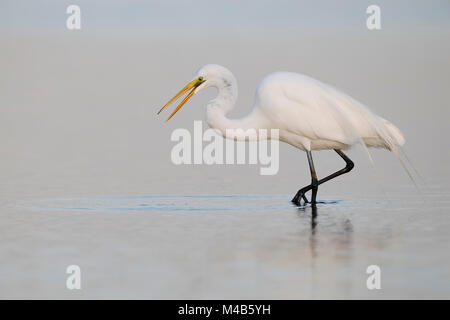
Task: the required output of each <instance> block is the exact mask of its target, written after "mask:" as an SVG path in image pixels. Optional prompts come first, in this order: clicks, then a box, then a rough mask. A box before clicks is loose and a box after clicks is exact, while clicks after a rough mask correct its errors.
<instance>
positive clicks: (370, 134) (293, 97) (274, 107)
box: [158, 64, 405, 204]
mask: <svg viewBox="0 0 450 320" xmlns="http://www.w3.org/2000/svg"><path fill="white" fill-rule="evenodd" d="M208 87H215V88H217V89H218V95H217V97H216V98H215V99H213V100H211V101H209V103H208V104H207V106H206V121H207V123H208V125H209V126H210V127H212V128H215V129H218V130H219V131H220V133H221V134H222V136H223V137H225V138H227V133H226V130H227V129H243V131H244V130H247V129H255V130H258V129H267V130H270V129H279V140H280V141H283V142H286V143H289V144H290V145H292V146H294V147H296V148H298V149H300V150H304V151H306V154H307V157H308V162H309V167H310V171H311V184H310V185H308V186H306V187H304V188H301V189H300V190H299V191H298V192H297V194H296V195H295V197H294V198H293V199H292V202H294V203H296V204H301V199H303V200H304V202H305V203H307V202H309V201H308V200H307V198H306V196H305V193H306V192H308V191H310V190H311V191H312V192H311V193H312V195H311V203H312V204H315V203H316V196H317V190H318V186H319V185H320V184H322V183H324V182H326V181H328V180H331V179H333V178H335V177H337V176H340V175H342V174H344V173H347V172H349V171H350V170H352V168H353V167H354V164H353V162H352V161H351V160H350V159H349V158H348V157H347V156H346V155H345V154H344V153H343V152H342V150H345V149H348V148H349V147H351V146H352V145H355V144H357V143H362V144H363V145H364V146H367V147H376V148H384V149H387V150H390V151H393V152H395V153H396V155H397V150H398V147H399V146H401V145H403V144H404V143H405V139H404V137H403V134H402V133H401V131H400V130H399V129H398V128H397V127H396V126H394V125H393V124H392V123H390V122H389V121H387V120H385V119H383V118H381V117H379V116H378V115H376V114H374V113H372V112H371V111H370V110H369V109H368V108H367V107H365V106H364V105H363V104H361V103H359V102H358V101H356V100H355V99H353V98H351V97H350V96H348V95H346V94H345V93H343V92H341V91H339V90H337V89H335V88H333V87H332V86H330V85H327V84H325V83H322V82H320V81H318V80H316V79H313V78H311V77H308V76H306V75H302V74H298V73H292V72H274V73H271V74H269V75H267V76H265V77H264V78H263V79H262V80H261V81H260V83H259V85H258V88H257V89H256V95H255V103H254V106H253V109H252V111H251V112H250V113H249V114H248V115H247V116H246V117H244V118H241V119H229V118H228V117H227V114H228V113H229V112H230V111H231V110H232V109H233V107H234V104H235V102H236V100H237V95H238V90H237V82H236V78H235V77H234V75H233V74H232V73H231V72H230V71H229V70H228V69H226V68H225V67H222V66H219V65H215V64H208V65H205V66H204V67H202V68H200V70H199V71H198V72H197V74H196V75H195V77H194V79H193V80H192V81H191V82H189V84H187V85H186V86H185V87H184V88H183V89H182V90H181V91H180V92H179V93H178V94H177V95H175V96H174V97H173V98H172V99H171V100H170V101H169V102H168V103H167V104H166V105H164V107H162V108H161V110H160V111H159V112H158V114H159V113H160V112H161V111H162V110H164V109H165V108H166V107H167V106H168V105H170V104H171V103H172V102H173V101H175V100H176V99H178V98H179V97H181V96H182V95H183V94H185V93H186V92H188V91H189V90H191V91H190V92H189V93H188V94H187V96H186V97H185V98H184V100H183V101H182V102H181V103H180V105H179V106H178V107H177V108H176V109H175V111H173V113H172V114H171V115H170V117H169V118H168V119H167V120H166V121H168V120H169V119H170V118H172V116H173V115H174V114H175V113H177V112H178V110H180V108H181V107H182V106H183V105H184V104H185V103H186V102H187V101H188V100H189V99H190V98H191V97H192V96H193V95H194V94H195V93H197V92H199V91H200V90H203V89H206V88H208ZM246 138H248V136H247V135H246V136H242V137H240V136H237V137H236V136H233V139H237V140H244V139H246ZM269 138H270V137H269ZM331 149H333V150H334V151H336V153H337V154H338V155H339V156H340V157H341V158H342V159H343V160H344V161H345V163H346V166H345V167H344V168H343V169H341V170H338V171H336V172H335V173H333V174H331V175H329V176H327V177H325V178H322V179H318V178H317V175H316V172H315V169H314V163H313V158H312V155H311V151H312V150H331Z"/></svg>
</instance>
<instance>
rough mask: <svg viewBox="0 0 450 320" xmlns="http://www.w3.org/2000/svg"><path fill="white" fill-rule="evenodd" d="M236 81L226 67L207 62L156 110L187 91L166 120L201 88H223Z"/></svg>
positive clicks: (165, 106)
mask: <svg viewBox="0 0 450 320" xmlns="http://www.w3.org/2000/svg"><path fill="white" fill-rule="evenodd" d="M235 82H236V79H235V78H234V76H233V74H232V73H231V71H229V70H228V69H227V68H225V67H222V66H219V65H217V64H207V65H205V66H203V67H201V68H200V69H199V70H198V71H197V73H196V75H195V77H194V78H193V79H192V80H191V81H190V82H189V83H188V84H187V85H186V86H185V87H184V88H183V89H181V91H180V92H178V93H177V94H176V95H175V96H174V97H173V98H172V99H170V100H169V102H167V103H166V104H165V105H164V107H162V108H161V110H159V111H158V114H160V113H161V111H163V110H164V109H165V108H167V107H168V106H169V105H170V104H171V103H172V102H174V101H175V100H177V99H178V98H180V97H181V96H182V95H184V94H185V93H186V92H188V91H189V93H188V94H187V95H186V97H185V98H184V99H183V101H181V103H180V104H179V105H178V107H176V109H175V110H174V111H173V112H172V114H171V115H170V116H169V118H167V120H166V121H169V120H170V118H172V117H173V116H174V115H175V113H177V112H178V110H180V109H181V107H182V106H184V105H185V104H186V102H188V101H189V99H190V98H192V97H193V96H194V94H196V93H197V92H199V91H200V90H203V89H205V88H208V87H216V88H219V89H220V88H224V87H230V86H232V85H233V84H234V83H235Z"/></svg>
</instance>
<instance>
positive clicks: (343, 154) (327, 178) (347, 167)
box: [319, 149, 355, 184]
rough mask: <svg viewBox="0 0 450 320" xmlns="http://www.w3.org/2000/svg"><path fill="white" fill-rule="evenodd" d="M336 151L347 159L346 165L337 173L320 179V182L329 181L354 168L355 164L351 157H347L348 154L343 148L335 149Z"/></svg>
mask: <svg viewBox="0 0 450 320" xmlns="http://www.w3.org/2000/svg"><path fill="white" fill-rule="evenodd" d="M334 151H336V152H337V154H338V155H340V156H341V158H342V159H344V161H345V167H344V168H342V169H341V170H338V171H336V172H335V173H332V174H330V175H329V176H326V177H325V178H322V179H320V180H319V184H322V183H324V182H327V181H328V180H331V179H333V178H336V177H338V176H340V175H341V174H344V173H347V172H350V171H351V170H352V169H353V167H354V166H355V164H354V163H353V161H352V160H350V158H349V157H347V156H346V155H345V153H343V152H342V151H341V150H338V149H334Z"/></svg>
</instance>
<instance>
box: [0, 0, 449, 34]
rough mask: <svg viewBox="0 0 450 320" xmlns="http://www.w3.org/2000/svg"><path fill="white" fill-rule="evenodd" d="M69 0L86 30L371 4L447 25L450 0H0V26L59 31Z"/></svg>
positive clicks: (226, 24) (385, 18)
mask: <svg viewBox="0 0 450 320" xmlns="http://www.w3.org/2000/svg"><path fill="white" fill-rule="evenodd" d="M70 4H76V5H79V6H80V7H81V12H82V24H83V29H84V30H112V29H123V30H128V29H142V30H146V29H154V28H166V29H177V28H184V29H185V28H199V27H204V28H221V29H227V28H261V27H267V28H279V27H281V28H283V27H291V28H304V29H307V28H313V29H321V28H322V29H323V28H324V29H330V28H360V27H364V26H365V19H366V17H367V14H366V13H365V10H366V8H367V7H368V6H369V5H371V4H377V5H379V6H380V7H381V15H382V27H383V28H390V29H413V28H414V29H421V28H450V1H449V0H433V1H425V0H422V1H414V0H409V1H408V0H396V1H379V0H377V1H374V0H372V1H367V0H345V1H336V0H327V1H325V0H319V1H317V0H316V1H293V0H291V1H287V0H278V1H275V0H249V1H244V0H226V1H225V0H222V1H214V0H178V1H175V0H153V1H151V0H148V1H144V0H70V1H67V0H32V1H30V0H28V1H26V0H0V28H1V29H3V30H23V29H25V30H27V29H36V30H62V29H64V28H65V19H66V18H67V14H66V12H65V9H66V8H67V6H68V5H70Z"/></svg>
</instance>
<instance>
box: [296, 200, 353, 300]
mask: <svg viewBox="0 0 450 320" xmlns="http://www.w3.org/2000/svg"><path fill="white" fill-rule="evenodd" d="M320 209H321V210H319V208H318V206H317V205H309V206H302V207H299V208H298V210H299V212H300V217H301V218H302V220H303V219H304V218H305V217H307V218H309V219H310V221H309V223H310V230H309V250H310V257H311V258H310V272H311V276H310V279H311V283H310V288H311V292H310V294H311V297H312V298H314V297H316V296H317V294H316V293H317V291H318V289H319V286H329V285H330V283H329V281H330V280H331V279H339V281H338V283H337V284H336V287H337V288H338V289H339V290H340V292H341V293H342V294H343V296H344V297H345V296H350V295H351V291H352V282H351V281H350V279H347V278H343V277H341V276H340V272H341V270H343V269H346V268H347V267H349V266H351V265H352V263H353V261H352V258H353V255H352V252H353V225H352V223H351V221H350V219H349V218H348V217H345V216H342V215H339V214H338V215H336V214H335V212H333V211H332V210H330V209H329V207H322V208H320ZM319 211H321V214H319ZM324 270H327V275H326V276H325V277H324Z"/></svg>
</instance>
